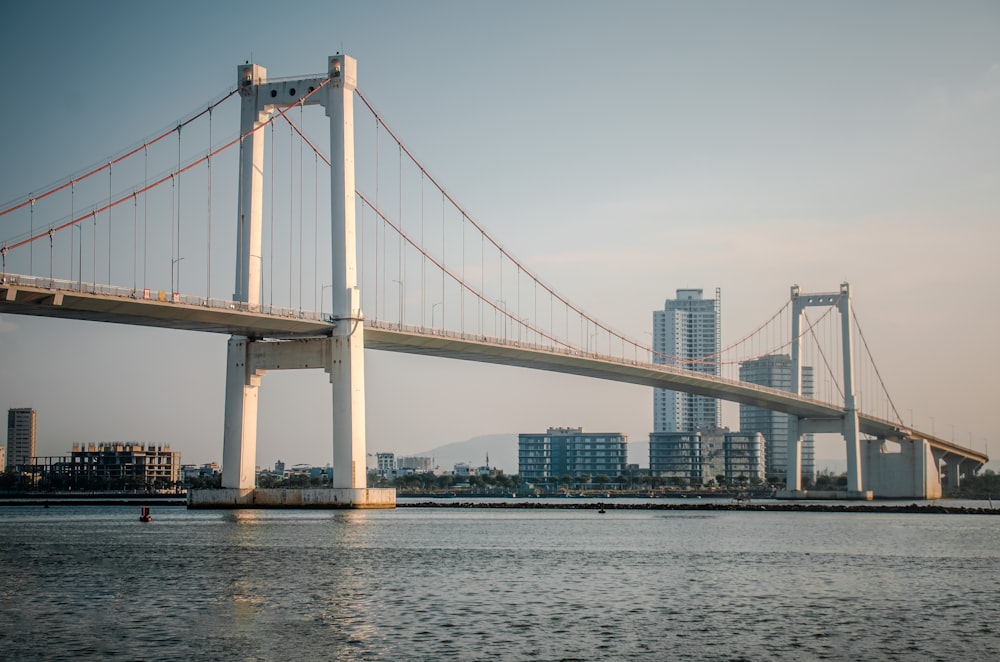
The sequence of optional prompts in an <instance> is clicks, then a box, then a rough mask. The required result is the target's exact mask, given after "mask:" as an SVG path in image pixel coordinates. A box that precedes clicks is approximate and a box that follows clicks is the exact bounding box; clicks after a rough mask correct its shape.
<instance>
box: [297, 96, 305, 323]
mask: <svg viewBox="0 0 1000 662" xmlns="http://www.w3.org/2000/svg"><path fill="white" fill-rule="evenodd" d="M302 108H303V106H302V105H299V125H302ZM298 142H299V312H301V311H302V260H303V259H304V258H305V256H304V255H303V252H302V235H303V230H304V228H303V215H302V204H303V202H304V201H305V198H304V196H303V193H302V180H303V179H305V177H304V174H303V166H302V159H303V156H304V154H303V152H302V141H301V140H299V141H298Z"/></svg>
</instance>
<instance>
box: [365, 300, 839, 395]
mask: <svg viewBox="0 0 1000 662" xmlns="http://www.w3.org/2000/svg"><path fill="white" fill-rule="evenodd" d="M365 326H366V327H368V328H373V329H380V330H385V331H399V332H402V333H412V334H415V335H421V336H437V337H440V338H448V339H452V340H461V341H466V342H476V343H486V344H490V345H500V346H506V347H511V348H515V349H524V350H527V351H531V352H539V353H546V354H556V355H561V356H572V357H577V358H586V359H594V360H598V361H602V362H605V363H614V364H617V365H623V366H634V367H641V368H649V369H651V370H655V371H657V372H665V373H669V374H677V375H690V374H691V371H689V370H685V369H683V368H678V367H676V366H672V365H667V364H662V363H653V362H651V361H644V360H641V359H637V358H632V359H630V358H626V357H624V356H615V355H613V354H602V353H600V352H593V351H588V350H583V349H578V348H575V347H558V346H555V345H551V344H539V343H533V342H527V341H524V340H517V339H511V338H509V337H507V338H503V337H498V336H490V335H482V334H470V333H463V332H461V331H451V330H447V329H440V328H428V327H426V326H420V325H414V324H400V323H398V322H384V321H381V320H369V319H366V320H365ZM696 374H697V376H698V378H699V379H701V380H706V381H711V382H714V383H717V384H738V385H739V386H741V387H742V388H745V389H749V390H752V391H756V392H759V393H761V394H770V395H779V396H781V397H789V396H791V395H792V394H790V393H789V392H788V391H783V390H781V389H776V388H771V387H769V386H761V385H760V384H754V383H751V382H744V381H740V380H732V379H727V378H725V377H718V376H715V375H707V374H704V373H696ZM794 397H795V398H796V400H798V401H801V402H808V403H812V404H816V405H819V406H821V407H825V408H831V407H836V406H837V405H832V404H831V403H829V402H824V401H822V400H817V399H815V398H808V397H805V396H802V395H798V396H794Z"/></svg>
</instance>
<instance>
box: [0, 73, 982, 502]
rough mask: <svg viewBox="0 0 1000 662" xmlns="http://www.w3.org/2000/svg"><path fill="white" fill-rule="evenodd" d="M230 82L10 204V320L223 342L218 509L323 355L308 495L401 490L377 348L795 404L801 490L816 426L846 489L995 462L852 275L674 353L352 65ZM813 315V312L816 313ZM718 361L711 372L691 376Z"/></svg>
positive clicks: (249, 474)
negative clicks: (321, 472)
mask: <svg viewBox="0 0 1000 662" xmlns="http://www.w3.org/2000/svg"><path fill="white" fill-rule="evenodd" d="M237 72H238V75H237V81H236V84H235V85H234V86H233V87H231V88H229V89H227V90H225V91H223V92H221V93H220V95H219V97H218V98H217V99H215V100H213V101H212V102H211V103H209V104H208V105H207V106H205V107H203V108H199V109H197V110H196V111H194V112H192V113H191V114H190V115H189V116H188V117H186V118H185V119H183V120H181V121H179V122H177V123H176V125H172V126H170V127H167V128H166V129H164V130H163V131H161V132H159V133H156V134H154V135H152V136H151V137H149V138H147V139H146V140H144V141H142V142H140V143H138V144H136V145H133V146H132V147H130V148H128V149H125V150H123V151H121V152H120V153H118V154H117V155H115V156H112V157H110V158H108V159H106V160H104V161H102V162H100V163H98V164H96V165H95V166H93V167H92V168H89V169H87V170H85V171H83V172H79V173H76V174H74V175H71V176H69V177H67V178H65V179H64V180H61V181H58V182H55V183H54V184H52V185H50V186H48V187H46V188H45V189H43V190H41V191H39V192H35V193H30V194H27V195H24V196H21V197H20V198H17V199H15V200H13V201H12V202H11V203H9V204H7V205H4V206H3V207H2V208H0V256H2V260H3V264H2V274H0V313H8V314H23V315H40V316H48V317H61V318H68V319H82V320H92V321H101V322H109V323H119V324H133V325H142V326H152V327H163V328H171V329H184V330H190V331H203V332H212V333H222V334H226V335H229V336H230V340H229V348H228V357H227V379H226V411H225V427H224V430H225V431H224V439H223V487H224V488H226V489H224V490H221V491H213V492H215V494H214V495H212V496H203V497H202V498H205V499H209V500H210V501H211V503H214V504H217V505H240V504H252V503H265V501H266V499H267V498H269V497H268V496H267V495H265V494H264V493H263V491H261V490H256V491H255V490H254V479H255V466H256V462H255V460H256V416H257V389H258V388H259V386H260V383H261V378H262V377H263V376H264V375H265V374H266V372H267V371H270V370H281V369H308V368H318V369H324V370H326V371H327V372H328V373H329V374H330V380H331V383H332V385H333V402H334V410H333V419H334V432H333V437H334V438H333V465H334V475H333V488H334V489H333V490H328V491H324V492H326V494H325V495H324V496H315V495H313V496H311V497H303V498H318V499H325V500H326V501H325V502H324V505H341V506H349V507H387V506H391V505H392V504H394V502H395V493H394V492H393V491H391V490H377V489H370V488H367V487H366V468H365V457H366V448H365V424H364V414H365V405H364V352H363V350H364V349H374V350H386V351H395V352H407V353H415V354H424V355H429V356H436V357H444V358H453V359H462V360H470V361H478V362H487V363H497V364H503V365H511V366H520V367H524V368H531V369H538V370H548V371H554V372H561V373H567V374H573V375H580V376H584V377H590V378H597V379H607V380H614V381H620V382H627V383H632V384H639V385H644V386H652V387H657V388H665V389H669V390H676V391H684V392H688V393H693V394H698V395H704V396H709V397H713V398H719V399H723V400H728V401H732V402H737V403H741V404H747V405H754V406H757V407H762V408H766V409H770V410H774V411H779V412H784V413H786V414H788V415H789V416H790V419H789V420H790V427H791V428H792V431H793V434H792V435H791V439H790V441H789V448H788V458H789V460H788V467H787V480H786V482H787V488H788V494H789V495H790V496H795V495H801V494H804V492H802V490H801V487H802V485H801V472H800V462H801V454H800V452H801V442H800V436H801V435H802V434H805V433H809V432H814V433H837V434H842V435H843V437H844V440H845V445H846V447H847V458H848V494H849V495H851V496H854V497H857V498H865V497H868V496H871V495H872V494H874V495H875V496H880V497H892V496H899V497H904V496H905V497H916V498H936V497H939V496H941V485H942V479H944V480H946V481H947V482H949V483H950V484H951V485H953V486H957V484H958V481H959V480H960V478H961V477H962V476H963V475H971V474H972V473H974V472H975V471H977V470H978V469H979V468H980V467H981V466H982V465H983V464H985V463H986V462H987V460H988V458H987V456H986V455H985V454H984V453H981V452H978V451H975V450H973V449H970V448H965V447H963V446H961V445H960V444H956V443H955V442H954V441H950V440H947V439H943V438H940V437H937V436H936V435H934V434H928V433H926V432H923V431H920V430H916V429H914V428H913V427H912V426H911V425H906V424H904V423H903V421H902V418H901V417H900V415H899V413H898V409H897V408H896V406H895V404H894V403H893V401H892V399H891V398H890V397H889V394H888V392H887V389H886V388H885V384H884V382H883V379H882V376H881V374H880V373H879V371H878V370H877V368H876V366H875V362H874V359H873V357H872V355H871V352H870V350H869V348H868V346H867V343H866V342H865V340H864V334H863V332H862V330H861V326H860V323H859V322H858V320H857V319H856V317H855V315H854V311H853V308H852V306H851V290H850V287H849V286H848V285H847V284H846V283H845V284H842V285H841V286H840V287H839V289H838V290H836V291H832V292H826V293H802V292H801V291H800V290H799V288H798V287H793V288H792V290H791V296H790V297H789V298H788V300H787V301H786V302H784V304H783V305H782V306H781V307H780V308H779V310H778V311H777V312H775V313H774V314H773V315H771V316H770V317H768V318H767V320H766V321H765V322H764V323H762V324H761V325H760V326H759V327H758V328H756V329H753V330H752V331H751V332H750V333H748V334H747V335H745V336H744V337H742V338H740V339H739V340H737V341H736V342H734V343H732V344H730V345H729V346H727V347H725V348H723V349H722V351H721V352H719V353H718V354H714V355H712V356H702V357H672V356H665V355H663V354H662V353H658V352H656V351H654V350H653V349H652V348H651V347H649V346H648V345H645V344H643V343H641V342H638V341H636V340H633V339H631V338H629V337H627V336H626V335H624V334H622V333H619V332H618V331H616V330H615V329H614V328H613V327H612V326H611V325H609V324H605V323H604V322H601V321H600V320H599V319H598V318H596V317H594V316H592V315H590V314H588V313H587V312H585V311H584V310H582V309H581V308H580V307H579V306H576V305H575V304H573V303H572V302H571V301H570V300H569V299H568V298H567V297H565V296H564V295H562V294H560V293H559V292H557V291H556V290H555V289H554V288H553V287H551V286H549V285H548V284H546V282H545V281H543V280H542V279H540V278H539V277H538V276H536V275H535V274H534V273H533V272H532V271H531V270H529V268H528V267H527V266H526V265H525V264H524V263H523V262H522V261H520V260H518V259H517V258H516V257H514V256H513V255H511V254H510V253H509V252H508V251H507V250H505V249H504V248H503V246H502V245H501V244H500V242H499V241H498V240H497V239H496V238H494V236H493V235H491V234H490V233H489V232H487V231H486V230H485V229H484V227H483V226H482V225H480V223H479V222H477V221H476V220H475V219H474V218H473V217H472V216H471V215H470V214H469V213H468V212H467V211H466V210H465V209H464V208H463V207H462V206H461V205H460V204H459V203H458V202H457V200H456V198H455V197H453V196H452V194H451V193H450V192H448V191H447V190H446V189H445V188H444V187H443V186H442V185H441V184H440V182H438V181H437V180H436V179H435V178H434V177H433V176H432V174H431V173H430V172H429V171H428V169H427V168H426V167H425V166H424V165H423V164H422V163H421V162H420V161H419V160H418V159H417V158H416V157H415V156H414V154H413V153H412V152H411V151H410V150H409V149H408V148H407V147H406V146H405V145H404V143H403V142H402V141H401V140H400V139H399V138H398V137H397V135H396V134H395V133H394V132H393V131H392V129H391V128H390V127H389V126H388V124H387V123H386V121H385V120H384V118H383V117H382V116H380V115H379V114H378V112H377V111H376V110H375V108H374V106H373V105H372V103H371V102H370V101H369V100H368V98H367V97H366V96H364V95H363V94H362V93H361V91H360V90H359V89H358V87H357V69H356V62H355V61H354V59H353V58H350V57H348V56H346V55H342V54H337V55H335V56H331V57H330V58H329V60H328V62H327V70H326V71H325V72H323V73H322V74H316V75H310V76H303V77H294V78H281V79H268V77H267V72H266V70H265V69H264V68H263V67H262V66H259V65H256V64H251V63H249V62H247V63H245V64H243V65H240V66H238V67H237ZM355 107H357V108H359V109H360V110H361V113H359V115H358V116H357V117H356V116H355ZM319 111H323V112H322V113H321V112H319ZM237 114H238V116H239V119H238V120H237V119H236V115H237ZM220 125H223V126H222V127H221V128H220ZM236 126H238V127H239V131H238V132H235V133H233V132H231V131H229V132H228V133H227V132H226V131H228V130H230V129H232V128H234V127H236ZM324 141H325V145H326V148H325V149H324V148H323V147H320V145H324ZM233 183H236V189H237V190H236V192H235V194H234V191H233V186H232V185H233ZM234 220H235V222H234ZM220 246H221V248H220ZM321 246H329V247H330V250H329V251H327V250H325V249H321V248H320V247H321ZM233 247H235V251H234V250H233ZM182 269H183V274H182ZM233 274H235V279H233V276H232V275H233ZM182 275H183V276H184V278H183V279H182ZM230 284H234V288H233V290H232V291H231V292H230V291H229V290H228V287H229V285H230ZM327 303H329V306H328V307H327ZM812 308H819V309H820V312H819V313H815V314H813V315H812V316H810V315H809V312H810V310H811V309H812ZM855 345H857V346H858V349H860V350H863V351H856V350H855V349H854V348H855ZM775 354H790V355H791V357H792V360H793V366H794V373H795V374H794V387H793V389H792V392H787V391H782V390H778V389H773V388H767V387H763V386H758V385H754V384H750V383H747V382H742V381H740V380H739V379H738V378H736V374H737V368H738V366H739V365H740V364H741V363H743V362H746V361H750V360H754V359H756V358H760V357H763V356H770V355H775ZM706 363H707V364H711V365H712V366H716V367H717V368H718V369H717V370H715V372H717V373H718V374H706V372H705V371H693V370H691V369H690V368H691V367H692V366H694V365H704V364H706ZM804 365H810V366H813V367H814V369H815V370H816V376H817V386H816V388H815V389H814V396H813V397H803V396H802V395H799V394H798V393H797V391H798V390H799V388H798V385H799V384H800V375H801V369H802V366H804ZM821 368H822V369H821ZM709 372H711V371H709ZM820 377H822V378H820ZM282 498H287V497H282Z"/></svg>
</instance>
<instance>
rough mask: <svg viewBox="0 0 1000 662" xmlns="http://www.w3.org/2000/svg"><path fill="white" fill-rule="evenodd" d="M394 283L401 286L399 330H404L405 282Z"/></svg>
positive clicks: (395, 281)
mask: <svg viewBox="0 0 1000 662" xmlns="http://www.w3.org/2000/svg"><path fill="white" fill-rule="evenodd" d="M392 282H394V283H396V284H397V285H399V330H400V331H402V330H403V281H401V280H396V279H395V278H393V279H392Z"/></svg>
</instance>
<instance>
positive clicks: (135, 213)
mask: <svg viewBox="0 0 1000 662" xmlns="http://www.w3.org/2000/svg"><path fill="white" fill-rule="evenodd" d="M138 254H139V198H138V197H137V196H136V194H135V192H133V193H132V296H135V292H136V288H138V287H139V276H138V273H139V258H138Z"/></svg>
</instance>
